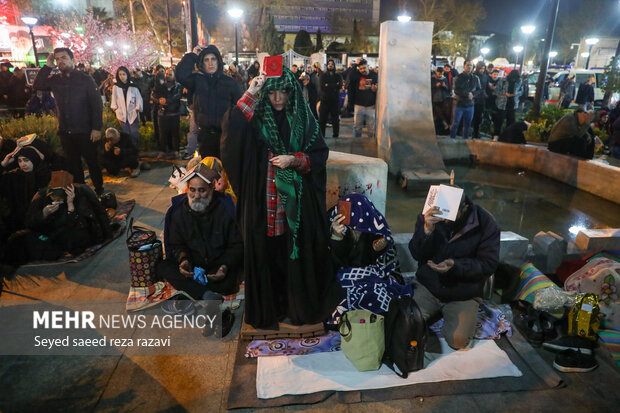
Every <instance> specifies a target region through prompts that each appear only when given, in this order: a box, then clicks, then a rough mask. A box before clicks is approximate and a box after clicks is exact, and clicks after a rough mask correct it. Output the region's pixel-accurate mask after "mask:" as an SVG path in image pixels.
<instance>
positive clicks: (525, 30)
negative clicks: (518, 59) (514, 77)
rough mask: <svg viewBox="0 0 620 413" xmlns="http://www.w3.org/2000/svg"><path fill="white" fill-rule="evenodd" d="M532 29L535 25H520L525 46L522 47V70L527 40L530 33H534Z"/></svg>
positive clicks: (522, 68) (534, 28)
mask: <svg viewBox="0 0 620 413" xmlns="http://www.w3.org/2000/svg"><path fill="white" fill-rule="evenodd" d="M534 30H536V26H521V31H522V32H523V34H525V47H524V49H523V50H524V51H523V63H522V64H521V71H524V66H525V57H526V56H525V55H526V54H527V53H526V52H525V50H527V41H528V38H529V36H530V34H532V33H534Z"/></svg>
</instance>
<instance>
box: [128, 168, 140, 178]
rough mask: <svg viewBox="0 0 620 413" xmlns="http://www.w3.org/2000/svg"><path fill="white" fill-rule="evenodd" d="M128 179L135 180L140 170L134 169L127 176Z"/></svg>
mask: <svg viewBox="0 0 620 413" xmlns="http://www.w3.org/2000/svg"><path fill="white" fill-rule="evenodd" d="M129 176H130V177H132V178H137V177H139V176H140V168H136V169H134V170H133V171H131V173H130V174H129Z"/></svg>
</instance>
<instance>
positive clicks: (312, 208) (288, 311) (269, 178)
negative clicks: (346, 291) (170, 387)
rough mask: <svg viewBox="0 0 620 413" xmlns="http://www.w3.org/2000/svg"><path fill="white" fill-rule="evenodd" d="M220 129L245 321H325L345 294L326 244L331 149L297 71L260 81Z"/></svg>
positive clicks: (263, 324) (264, 324)
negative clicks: (239, 241) (233, 202)
mask: <svg viewBox="0 0 620 413" xmlns="http://www.w3.org/2000/svg"><path fill="white" fill-rule="evenodd" d="M222 126H223V135H222V158H221V159H222V162H223V164H224V168H226V172H227V173H228V177H229V179H230V183H231V184H232V187H233V190H234V191H235V194H236V195H237V217H238V218H239V220H238V221H239V225H240V227H241V231H242V233H243V239H244V243H245V245H244V247H245V254H244V259H245V267H244V270H245V282H246V313H245V321H246V322H247V323H248V324H250V325H252V326H254V327H255V328H269V329H278V323H279V322H280V321H283V320H285V319H288V322H290V323H292V324H295V325H300V324H314V323H320V322H322V321H325V320H326V319H327V318H328V317H329V316H330V314H331V313H332V312H333V310H334V309H335V307H336V305H337V304H338V303H339V302H340V300H341V298H342V295H343V292H342V290H341V288H340V286H339V285H338V280H337V279H336V276H335V272H334V270H333V268H332V265H331V260H330V256H329V251H328V245H327V241H328V239H329V232H328V230H329V224H328V223H327V216H326V214H325V210H326V207H325V190H326V189H325V186H326V162H327V157H328V154H329V149H328V147H327V145H326V144H325V141H324V140H323V136H322V135H321V133H320V131H319V125H318V122H317V121H316V119H315V117H314V116H313V114H312V112H311V111H310V108H309V107H308V104H307V103H306V102H305V100H304V97H303V92H302V90H301V87H300V85H299V82H298V80H297V78H296V77H295V75H293V72H291V71H290V70H289V69H288V68H287V67H283V68H282V74H281V76H279V77H274V78H270V79H266V78H265V77H264V76H262V75H261V76H257V77H255V78H254V79H253V80H252V83H251V84H250V87H249V88H248V91H247V92H246V93H245V94H244V95H243V96H242V97H241V99H239V101H238V102H237V105H236V106H235V107H233V108H232V110H231V111H230V112H229V114H228V116H226V117H225V118H224V122H223V125H222Z"/></svg>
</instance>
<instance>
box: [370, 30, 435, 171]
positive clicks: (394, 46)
mask: <svg viewBox="0 0 620 413" xmlns="http://www.w3.org/2000/svg"><path fill="white" fill-rule="evenodd" d="M432 36H433V23H432V22H416V21H412V22H408V23H401V22H395V21H387V22H384V23H381V33H380V37H379V67H381V71H380V73H379V89H378V92H377V105H376V107H377V146H378V154H379V157H381V158H382V159H384V160H385V161H386V162H388V165H389V169H390V173H392V174H394V175H399V174H400V172H401V171H403V170H406V169H410V170H411V169H415V168H419V167H426V168H430V169H444V163H443V159H442V157H441V152H440V151H439V148H438V147H437V138H436V136H435V126H434V124H433V114H432V106H431V89H430V82H429V73H430V71H431V67H430V62H431V44H432ZM388 102H389V103H388Z"/></svg>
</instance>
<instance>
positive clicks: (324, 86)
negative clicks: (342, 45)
mask: <svg viewBox="0 0 620 413" xmlns="http://www.w3.org/2000/svg"><path fill="white" fill-rule="evenodd" d="M320 80H321V106H320V107H319V128H320V129H321V134H322V135H323V136H325V127H326V125H327V118H328V117H331V122H332V128H333V131H334V134H333V137H334V138H337V137H338V133H339V132H340V117H339V116H338V113H339V101H340V89H342V76H340V75H339V74H338V73H336V64H335V63H334V60H333V59H329V60H328V61H327V70H326V71H325V73H323V74H322V75H321V79H320Z"/></svg>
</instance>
